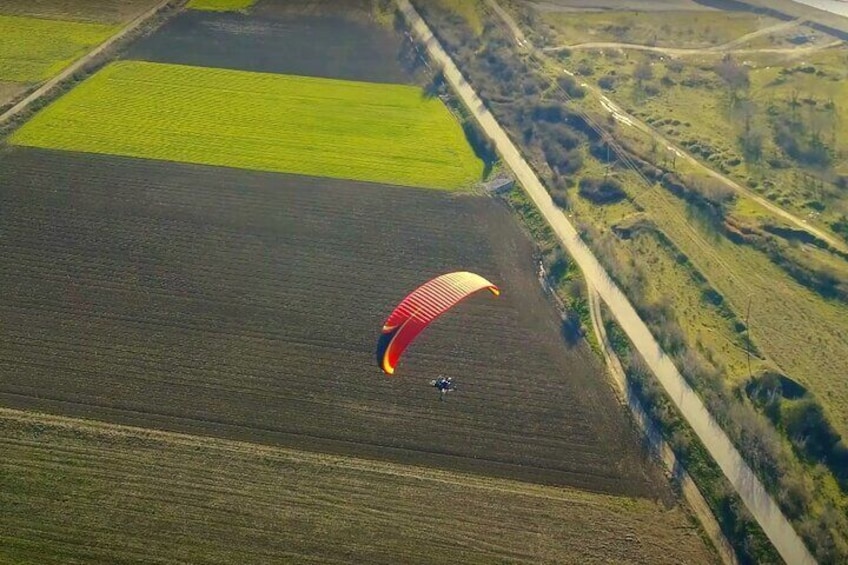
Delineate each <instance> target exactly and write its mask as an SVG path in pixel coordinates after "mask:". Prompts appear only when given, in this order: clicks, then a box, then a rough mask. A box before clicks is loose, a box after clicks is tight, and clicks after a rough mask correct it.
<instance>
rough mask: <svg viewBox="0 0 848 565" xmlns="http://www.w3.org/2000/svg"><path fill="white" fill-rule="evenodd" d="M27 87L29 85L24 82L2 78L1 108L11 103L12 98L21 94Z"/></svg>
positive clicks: (0, 81) (0, 86)
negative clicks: (3, 79)
mask: <svg viewBox="0 0 848 565" xmlns="http://www.w3.org/2000/svg"><path fill="white" fill-rule="evenodd" d="M26 89H27V85H26V84H24V83H20V82H8V81H2V80H0V110H2V109H3V108H4V107H6V106H7V105H9V104H11V102H12V100H14V99H15V98H17V97H18V96H20V95H21V94H22V93H23V92H24V91H25V90H26Z"/></svg>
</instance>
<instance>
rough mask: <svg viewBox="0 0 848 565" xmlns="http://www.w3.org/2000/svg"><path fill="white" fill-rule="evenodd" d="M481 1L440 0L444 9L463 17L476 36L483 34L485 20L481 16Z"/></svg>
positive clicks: (439, 2)
mask: <svg viewBox="0 0 848 565" xmlns="http://www.w3.org/2000/svg"><path fill="white" fill-rule="evenodd" d="M480 1H481V0H438V4H440V5H441V6H442V7H443V8H444V9H446V10H449V11H450V12H451V13H453V14H455V15H457V16H459V17H461V18H462V19H464V20H465V23H466V24H468V27H469V28H470V29H471V31H472V32H473V33H474V35H475V36H480V35H481V34H482V33H483V18H482V17H481V16H480Z"/></svg>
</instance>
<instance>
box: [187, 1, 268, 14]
mask: <svg viewBox="0 0 848 565" xmlns="http://www.w3.org/2000/svg"><path fill="white" fill-rule="evenodd" d="M254 2H256V0H191V2H189V3H188V8H189V9H192V10H211V11H215V12H235V11H238V10H245V9H247V8H249V7H250V6H252V5H253V4H254Z"/></svg>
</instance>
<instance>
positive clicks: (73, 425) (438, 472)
mask: <svg viewBox="0 0 848 565" xmlns="http://www.w3.org/2000/svg"><path fill="white" fill-rule="evenodd" d="M2 419H6V420H13V421H16V422H24V423H26V422H31V423H36V424H46V425H48V426H53V427H56V428H66V429H73V430H81V431H83V432H90V433H92V434H95V433H100V434H115V435H123V436H130V437H135V438H143V439H151V440H153V441H159V442H162V443H167V444H169V445H173V446H177V447H197V446H202V447H203V448H209V449H220V450H228V451H233V452H238V453H244V454H246V453H249V454H255V455H260V456H279V457H285V458H290V459H294V460H298V461H305V462H307V463H311V464H321V463H324V464H326V463H329V464H332V465H333V466H334V467H344V468H347V469H351V470H359V471H363V472H371V473H375V474H380V475H390V476H398V477H407V478H412V479H416V480H421V481H428V482H434V483H443V484H457V481H456V478H457V477H461V478H462V479H463V482H462V483H461V484H463V485H464V486H465V487H467V488H474V489H477V490H485V491H494V492H502V493H510V494H515V495H519V496H527V497H532V498H539V499H543V500H559V501H569V502H572V503H579V502H581V501H587V503H588V504H591V503H592V502H593V501H597V500H600V499H605V500H621V499H624V498H627V497H626V496H624V495H616V494H608V493H603V492H595V491H587V490H585V489H581V488H579V487H575V486H551V485H545V484H538V483H533V482H526V481H522V480H519V479H514V478H507V477H497V476H488V475H480V474H476V473H469V472H467V471H461V470H452V469H443V468H439V467H429V466H422V465H415V464H409V463H400V462H397V461H390V460H382V459H374V458H370V457H362V456H356V455H347V454H338V453H326V452H323V451H310V450H306V449H299V448H296V447H288V446H285V445H269V444H265V443H255V442H251V441H245V440H238V439H229V438H223V437H217V436H208V435H201V434H194V433H187V432H176V431H170V430H162V429H159V428H148V427H144V426H134V425H128V424H116V423H113V422H108V421H104V420H94V419H91V420H90V419H87V418H78V417H74V416H62V415H58V414H52V413H45V412H35V411H30V410H19V409H16V408H6V407H2V406H0V420H2ZM2 441H3V440H2V439H0V443H2Z"/></svg>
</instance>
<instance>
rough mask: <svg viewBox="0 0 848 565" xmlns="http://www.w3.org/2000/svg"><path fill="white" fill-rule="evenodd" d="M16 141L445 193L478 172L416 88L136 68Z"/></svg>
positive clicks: (82, 94)
mask: <svg viewBox="0 0 848 565" xmlns="http://www.w3.org/2000/svg"><path fill="white" fill-rule="evenodd" d="M11 142H12V143H15V144H18V145H28V146H37V147H46V148H52V149H65V150H72V151H83V152H90V153H108V154H113V155H124V156H130V157H143V158H152V159H164V160H169V161H184V162H189V163H200V164H206V165H220V166H229V167H238V168H246V169H256V170H263V171H276V172H287V173H296V174H304V175H312V176H324V177H334V178H345V179H354V180H365V181H373V182H382V183H389V184H399V185H406V186H414V187H427V188H439V189H447V190H455V189H461V188H464V187H468V186H469V185H471V184H472V183H473V182H475V181H477V180H479V179H480V178H481V176H482V173H483V163H482V161H480V160H479V159H478V158H477V157H476V156H475V155H474V152H473V151H472V149H471V147H470V146H469V145H468V142H467V141H466V139H465V135H464V133H463V131H462V127H461V126H460V124H459V122H458V121H457V120H456V119H455V118H454V117H453V115H452V114H451V113H450V112H449V111H448V110H447V108H446V107H445V106H444V105H443V104H442V103H441V102H440V101H439V100H438V99H428V98H425V97H424V96H423V95H422V92H421V90H420V89H419V88H416V87H411V86H406V85H388V84H374V83H361V82H349V81H340V80H331V79H320V78H312V77H300V76H289V75H276V74H264V73H250V72H244V71H233V70H224V69H209V68H198V67H189V66H182V65H165V64H158V63H146V62H136V61H123V62H118V63H114V64H112V65H110V66H108V67H106V68H105V69H103V70H102V71H100V72H99V73H97V74H95V75H94V76H92V77H91V78H89V79H88V80H86V81H85V82H83V83H82V84H80V85H79V86H78V87H77V88H75V89H74V90H72V91H71V92H69V93H68V94H67V95H65V96H64V97H62V98H60V99H59V100H57V101H56V102H55V103H53V104H52V105H50V106H48V107H47V108H46V109H45V110H43V111H42V112H40V113H39V114H38V115H36V116H35V117H34V118H33V119H32V120H31V121H30V122H29V123H27V124H26V125H25V126H24V127H22V128H21V129H20V130H18V131H17V132H16V133H15V134H14V135H13V136H12V138H11Z"/></svg>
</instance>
